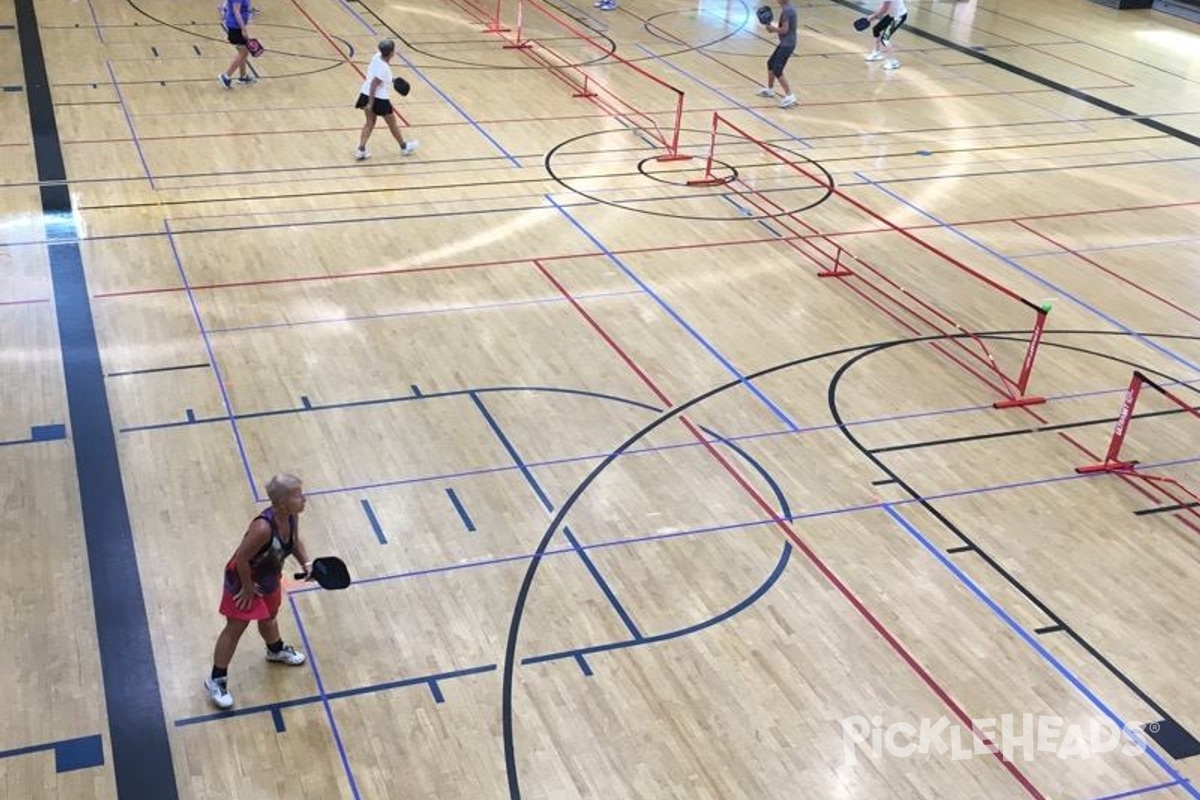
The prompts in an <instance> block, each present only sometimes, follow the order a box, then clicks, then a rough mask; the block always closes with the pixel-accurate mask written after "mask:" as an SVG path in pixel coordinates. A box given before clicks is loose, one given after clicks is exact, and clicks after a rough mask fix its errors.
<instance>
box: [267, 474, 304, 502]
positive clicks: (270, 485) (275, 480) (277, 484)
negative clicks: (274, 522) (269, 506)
mask: <svg viewBox="0 0 1200 800" xmlns="http://www.w3.org/2000/svg"><path fill="white" fill-rule="evenodd" d="M300 483H301V481H300V479H299V478H297V477H296V476H295V475H289V474H287V473H286V472H281V473H279V474H278V475H275V476H274V477H272V478H271V480H269V481H267V497H269V498H271V502H272V503H278V502H279V501H280V500H283V499H284V498H285V497H287V496H288V495H289V494H291V493H292V492H294V491H295V490H296V489H299V488H300Z"/></svg>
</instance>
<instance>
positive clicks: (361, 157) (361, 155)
mask: <svg viewBox="0 0 1200 800" xmlns="http://www.w3.org/2000/svg"><path fill="white" fill-rule="evenodd" d="M370 157H371V154H370V153H368V152H367V149H366V148H365V147H360V148H358V149H357V150H355V151H354V160H355V161H365V160H366V159H368V158H370Z"/></svg>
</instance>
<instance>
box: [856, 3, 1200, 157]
mask: <svg viewBox="0 0 1200 800" xmlns="http://www.w3.org/2000/svg"><path fill="white" fill-rule="evenodd" d="M832 2H834V3H836V4H838V5H839V6H842V7H843V8H848V9H851V10H853V11H856V12H859V13H863V12H865V13H868V14H869V13H871V11H872V10H873V9H866V8H864V7H863V6H860V5H858V4H857V3H853V2H850V0H832ZM904 30H906V31H908V32H909V33H911V34H912V35H913V36H918V37H920V38H922V39H925V40H926V41H929V42H933V43H934V44H939V45H941V46H942V47H945V48H948V49H950V50H953V51H954V52H956V53H962V54H963V55H966V56H971V57H972V58H975V59H978V60H979V61H983V62H984V63H987V64H991V65H992V66H993V67H998V68H999V69H1002V70H1004V71H1005V72H1009V73H1011V74H1013V75H1016V76H1018V77H1021V78H1024V79H1025V80H1027V81H1031V82H1033V83H1036V84H1038V85H1039V86H1045V87H1047V88H1049V89H1053V90H1055V91H1057V92H1062V93H1063V94H1065V95H1068V96H1070V97H1074V98H1075V99H1076V100H1082V101H1083V102H1085V103H1087V104H1089V105H1093V106H1095V107H1096V108H1102V109H1104V110H1105V111H1108V112H1109V113H1111V114H1115V115H1117V116H1118V117H1124V118H1126V119H1129V120H1131V121H1132V122H1136V123H1137V124H1139V125H1145V126H1146V127H1147V128H1151V129H1153V130H1156V131H1158V132H1160V133H1165V134H1167V135H1168V136H1171V137H1174V138H1176V139H1178V140H1180V141H1181V142H1187V143H1188V144H1191V145H1195V146H1197V147H1200V136H1196V135H1195V134H1191V133H1188V132H1187V131H1182V130H1180V129H1179V128H1173V127H1171V126H1170V125H1167V124H1166V123H1163V122H1159V121H1158V120H1156V119H1150V118H1149V117H1146V116H1144V115H1142V114H1138V113H1137V112H1135V111H1130V110H1129V109H1127V108H1125V107H1124V106H1119V105H1117V104H1116V103H1110V102H1108V101H1107V100H1102V99H1100V98H1099V97H1096V96H1095V95H1091V94H1088V93H1087V92H1084V91H1081V90H1079V89H1075V88H1073V87H1071V86H1067V85H1066V84H1065V83H1059V82H1058V81H1056V80H1052V79H1050V78H1047V77H1045V76H1044V75H1039V74H1037V73H1036V72H1031V71H1030V70H1027V69H1025V68H1024V67H1018V66H1017V65H1015V64H1010V63H1008V62H1007V61H1002V60H1001V59H999V58H996V57H995V56H992V55H988V54H987V53H982V52H980V51H978V50H975V49H973V48H971V47H967V46H965V45H961V44H959V43H958V42H952V41H950V40H949V39H946V38H945V37H942V36H938V35H937V34H935V33H930V32H929V31H926V30H922V29H921V28H916V27H913V26H911V25H908V24H907V23H906V24H905V26H904ZM1075 66H1078V65H1075Z"/></svg>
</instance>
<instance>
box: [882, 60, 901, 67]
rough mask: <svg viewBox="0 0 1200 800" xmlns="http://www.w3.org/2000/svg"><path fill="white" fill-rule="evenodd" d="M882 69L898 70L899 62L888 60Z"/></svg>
mask: <svg viewBox="0 0 1200 800" xmlns="http://www.w3.org/2000/svg"><path fill="white" fill-rule="evenodd" d="M883 68H884V69H900V62H899V61H897V60H896V59H894V58H891V59H888V60H887V61H885V62H883Z"/></svg>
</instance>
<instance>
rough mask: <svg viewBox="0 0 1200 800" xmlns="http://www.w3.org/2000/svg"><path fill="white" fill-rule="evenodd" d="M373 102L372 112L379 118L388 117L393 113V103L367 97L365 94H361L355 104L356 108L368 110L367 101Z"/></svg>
mask: <svg viewBox="0 0 1200 800" xmlns="http://www.w3.org/2000/svg"><path fill="white" fill-rule="evenodd" d="M368 100H370V101H371V111H372V112H373V113H374V114H375V116H377V117H386V116H387V115H388V114H391V113H392V101H391V100H383V99H381V98H379V97H367V96H366V95H365V94H360V95H359V96H358V100H357V101H356V102H355V103H354V107H355V108H366V107H367V101H368Z"/></svg>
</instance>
